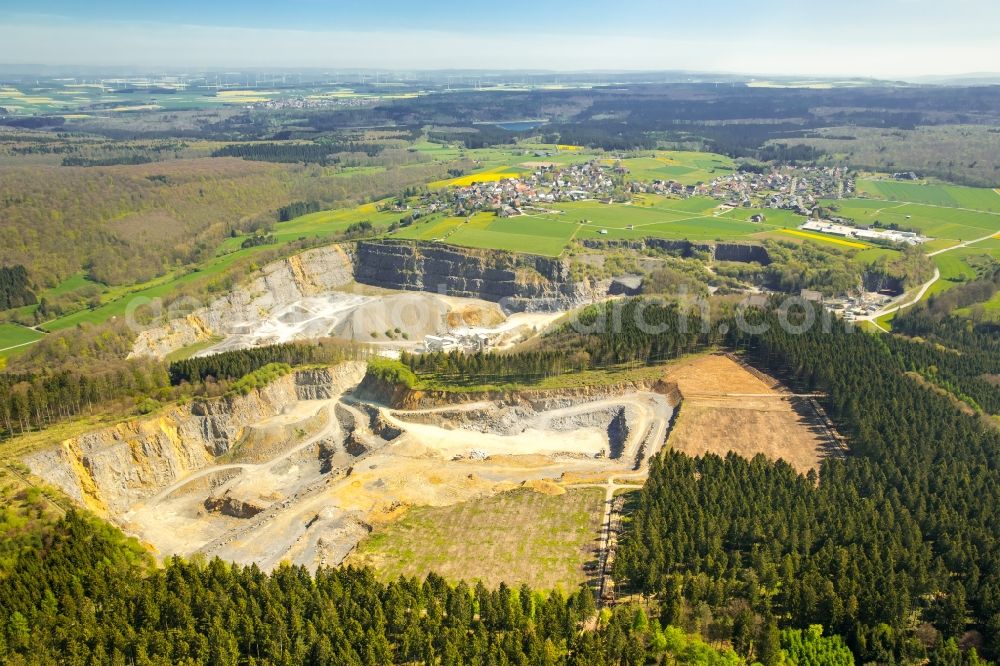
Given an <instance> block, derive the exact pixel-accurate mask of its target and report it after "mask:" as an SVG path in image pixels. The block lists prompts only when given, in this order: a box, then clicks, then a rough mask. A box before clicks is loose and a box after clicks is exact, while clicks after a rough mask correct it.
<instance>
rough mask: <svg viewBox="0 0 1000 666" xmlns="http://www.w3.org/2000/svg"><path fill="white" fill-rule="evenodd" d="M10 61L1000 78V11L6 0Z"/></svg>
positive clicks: (538, 2)
mask: <svg viewBox="0 0 1000 666" xmlns="http://www.w3.org/2000/svg"><path fill="white" fill-rule="evenodd" d="M0 63H4V64H27V63H31V64H47V65H73V64H79V65H109V66H114V65H129V66H138V67H145V66H149V67H156V68H161V67H170V66H175V67H233V68H235V67H246V68H264V67H323V68H358V67H366V68H386V69H441V68H456V69H470V68H476V69H480V68H481V69H556V70H580V69H631V70H644V69H645V70H652V69H659V70H662V69H689V70H699V71H719V72H741V73H750V74H806V75H808V74H814V75H859V76H878V77H900V78H902V77H913V76H920V75H925V74H958V73H970V72H984V71H997V70H1000V2H998V1H997V0H948V1H947V2H945V1H943V0H834V1H831V0H796V1H794V2H793V1H791V0H757V1H756V2H755V1H753V0H713V1H711V2H707V1H692V0H684V1H683V2H676V1H675V0H617V1H615V2H609V1H608V0H602V1H600V2H595V1H591V0H577V1H575V2H562V1H560V2H552V1H550V0H533V1H530V2H528V1H525V0H503V1H502V2H497V3H483V2H469V1H468V0H466V1H464V2H456V1H451V0H448V1H446V2H429V1H426V0H425V1H420V0H409V1H406V0H369V1H367V2H356V1H353V0H349V1H340V0H326V1H323V0H286V1H283V2H279V1H273V2H265V1H263V0H241V1H239V2H235V1H232V0H200V1H197V2H196V1H195V0H158V1H157V2H143V1H142V0H88V1H86V2H83V1H81V0H31V1H29V0H0Z"/></svg>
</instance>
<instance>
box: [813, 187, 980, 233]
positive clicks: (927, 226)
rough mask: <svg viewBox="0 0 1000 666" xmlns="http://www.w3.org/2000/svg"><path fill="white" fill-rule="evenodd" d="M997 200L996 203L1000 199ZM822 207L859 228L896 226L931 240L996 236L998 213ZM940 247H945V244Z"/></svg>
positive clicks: (847, 204)
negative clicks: (928, 237)
mask: <svg viewBox="0 0 1000 666" xmlns="http://www.w3.org/2000/svg"><path fill="white" fill-rule="evenodd" d="M914 187H923V186H920V185H915V186H914ZM969 189H971V188H969ZM990 191H992V190H990ZM997 198H998V199H1000V196H998V197H997ZM822 203H823V205H824V206H830V207H833V208H836V209H837V214H838V215H840V216H843V217H846V218H850V219H852V220H855V221H856V222H858V223H859V224H865V225H871V224H875V222H879V223H881V224H882V225H883V226H888V225H890V224H896V225H898V226H899V227H900V228H903V229H914V230H916V231H918V232H920V233H922V234H924V235H926V236H930V237H931V238H934V239H950V240H955V241H968V240H974V239H977V238H982V237H983V236H987V235H989V234H991V233H997V232H1000V213H991V212H988V211H976V210H967V209H964V208H950V207H946V206H937V205H928V204H918V203H898V202H897V203H892V202H884V201H872V200H868V199H841V200H832V199H831V200H824V201H823V202H822ZM944 247H947V244H946V245H944ZM935 249H940V248H939V247H936V248H935Z"/></svg>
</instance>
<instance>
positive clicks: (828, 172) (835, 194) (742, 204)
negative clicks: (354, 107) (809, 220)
mask: <svg viewBox="0 0 1000 666" xmlns="http://www.w3.org/2000/svg"><path fill="white" fill-rule="evenodd" d="M534 167H535V170H534V171H533V172H531V173H530V174H526V175H523V176H520V177H511V178H505V179H502V180H498V181H488V180H484V181H483V182H475V181H474V182H472V183H471V184H469V185H464V186H459V187H452V188H447V189H443V190H439V191H434V192H430V193H427V194H424V195H423V196H422V197H421V198H420V201H419V204H418V205H417V206H416V207H413V208H409V207H408V205H407V203H405V202H402V201H400V202H397V204H396V205H397V209H398V210H409V211H410V213H411V215H412V216H413V219H418V218H420V217H423V216H426V215H430V214H434V213H440V212H447V213H449V214H451V215H455V216H460V217H461V216H468V215H472V214H475V213H478V212H494V213H496V215H497V216H499V217H514V216H517V215H524V214H528V213H530V212H532V211H539V210H541V211H545V210H546V209H545V206H546V204H554V203H559V202H567V201H582V200H597V201H602V202H605V203H608V204H611V203H626V202H629V201H631V200H632V197H633V196H634V195H636V194H657V195H662V196H672V197H678V198H684V199H686V198H691V197H711V198H713V199H717V200H718V201H720V202H722V204H723V205H726V206H731V207H733V208H762V209H763V208H771V209H783V210H792V211H794V212H796V213H798V214H800V215H802V216H804V217H808V216H810V215H812V213H813V211H814V210H815V208H816V207H817V206H818V205H819V201H820V199H824V198H841V197H844V196H849V195H850V194H852V193H853V192H854V180H853V178H851V177H850V176H849V175H848V174H847V172H846V170H844V169H842V168H840V167H794V168H793V167H781V168H775V169H770V170H767V171H763V172H761V173H755V172H753V171H737V172H734V173H731V174H727V175H725V176H721V177H719V178H715V179H713V180H711V181H708V182H703V183H697V184H694V185H685V184H682V183H679V182H677V181H674V180H652V181H637V180H630V179H629V178H628V175H629V171H628V169H627V168H626V167H624V166H622V165H621V163H615V164H605V163H602V162H599V161H596V160H595V161H591V162H586V163H583V164H573V165H568V166H563V167H559V166H557V165H555V164H551V163H537V164H535V165H534Z"/></svg>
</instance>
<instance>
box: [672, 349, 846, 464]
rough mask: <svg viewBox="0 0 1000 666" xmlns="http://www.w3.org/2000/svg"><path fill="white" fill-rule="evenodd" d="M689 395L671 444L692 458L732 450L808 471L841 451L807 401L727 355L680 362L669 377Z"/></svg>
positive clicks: (674, 430) (673, 366) (681, 410)
mask: <svg viewBox="0 0 1000 666" xmlns="http://www.w3.org/2000/svg"><path fill="white" fill-rule="evenodd" d="M664 379H665V380H666V381H672V382H676V383H677V385H678V387H679V388H680V391H681V393H682V394H683V395H684V402H683V404H682V406H681V409H680V415H679V416H678V417H677V421H676V423H675V425H674V428H673V430H672V431H671V433H670V437H669V439H668V440H667V444H668V445H669V446H670V447H671V448H672V449H674V450H676V451H681V452H683V453H686V454H688V455H691V456H698V455H703V454H705V453H715V454H717V455H720V456H725V455H726V454H727V453H729V452H730V451H732V452H735V453H737V454H738V455H740V456H743V457H745V458H748V459H749V458H753V456H755V455H757V454H763V455H765V456H767V457H768V458H770V459H772V460H777V459H779V458H780V459H782V460H784V461H785V462H787V463H789V464H790V465H792V466H793V467H795V468H796V469H797V470H798V471H800V472H802V473H805V472H807V471H808V470H810V469H817V470H818V469H819V465H820V462H821V461H822V459H823V458H825V457H827V456H830V455H835V454H836V451H835V449H833V448H831V446H832V445H831V442H830V441H829V440H828V438H827V437H826V436H825V435H824V434H823V431H822V429H821V428H819V427H818V426H817V424H816V423H815V417H814V416H813V415H812V414H811V412H810V411H809V409H808V407H807V406H806V404H805V402H804V401H800V400H798V399H794V398H793V399H788V398H787V397H784V396H783V395H782V389H781V387H780V386H779V385H778V383H777V382H776V381H774V380H770V381H764V380H763V379H761V378H760V377H758V376H755V375H753V374H751V373H750V372H748V371H747V370H746V369H744V368H743V367H742V366H741V365H740V364H738V363H736V362H735V361H733V360H732V359H730V358H729V357H727V356H715V355H709V356H700V357H696V358H694V359H691V360H689V361H686V362H682V363H678V364H674V365H672V366H670V367H669V369H668V370H667V372H666V374H665V375H664Z"/></svg>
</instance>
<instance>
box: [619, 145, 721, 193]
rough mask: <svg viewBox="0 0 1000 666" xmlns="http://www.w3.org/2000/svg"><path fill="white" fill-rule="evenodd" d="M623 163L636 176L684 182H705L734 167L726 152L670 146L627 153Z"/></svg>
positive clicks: (689, 183)
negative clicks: (639, 154)
mask: <svg viewBox="0 0 1000 666" xmlns="http://www.w3.org/2000/svg"><path fill="white" fill-rule="evenodd" d="M622 165H623V166H624V167H625V168H627V169H628V170H629V175H630V176H631V177H632V178H634V179H637V180H673V181H677V182H678V183H681V184H683V185H697V184H698V183H704V182H708V181H710V180H713V179H714V178H719V177H721V176H725V175H727V174H730V173H732V172H733V171H735V170H736V163H735V162H733V160H732V159H730V158H729V157H726V156H725V155H716V154H714V153H699V152H689V151H673V150H672V151H663V150H660V151H654V152H650V153H649V154H648V155H646V156H642V157H630V158H628V159H625V160H622Z"/></svg>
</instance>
